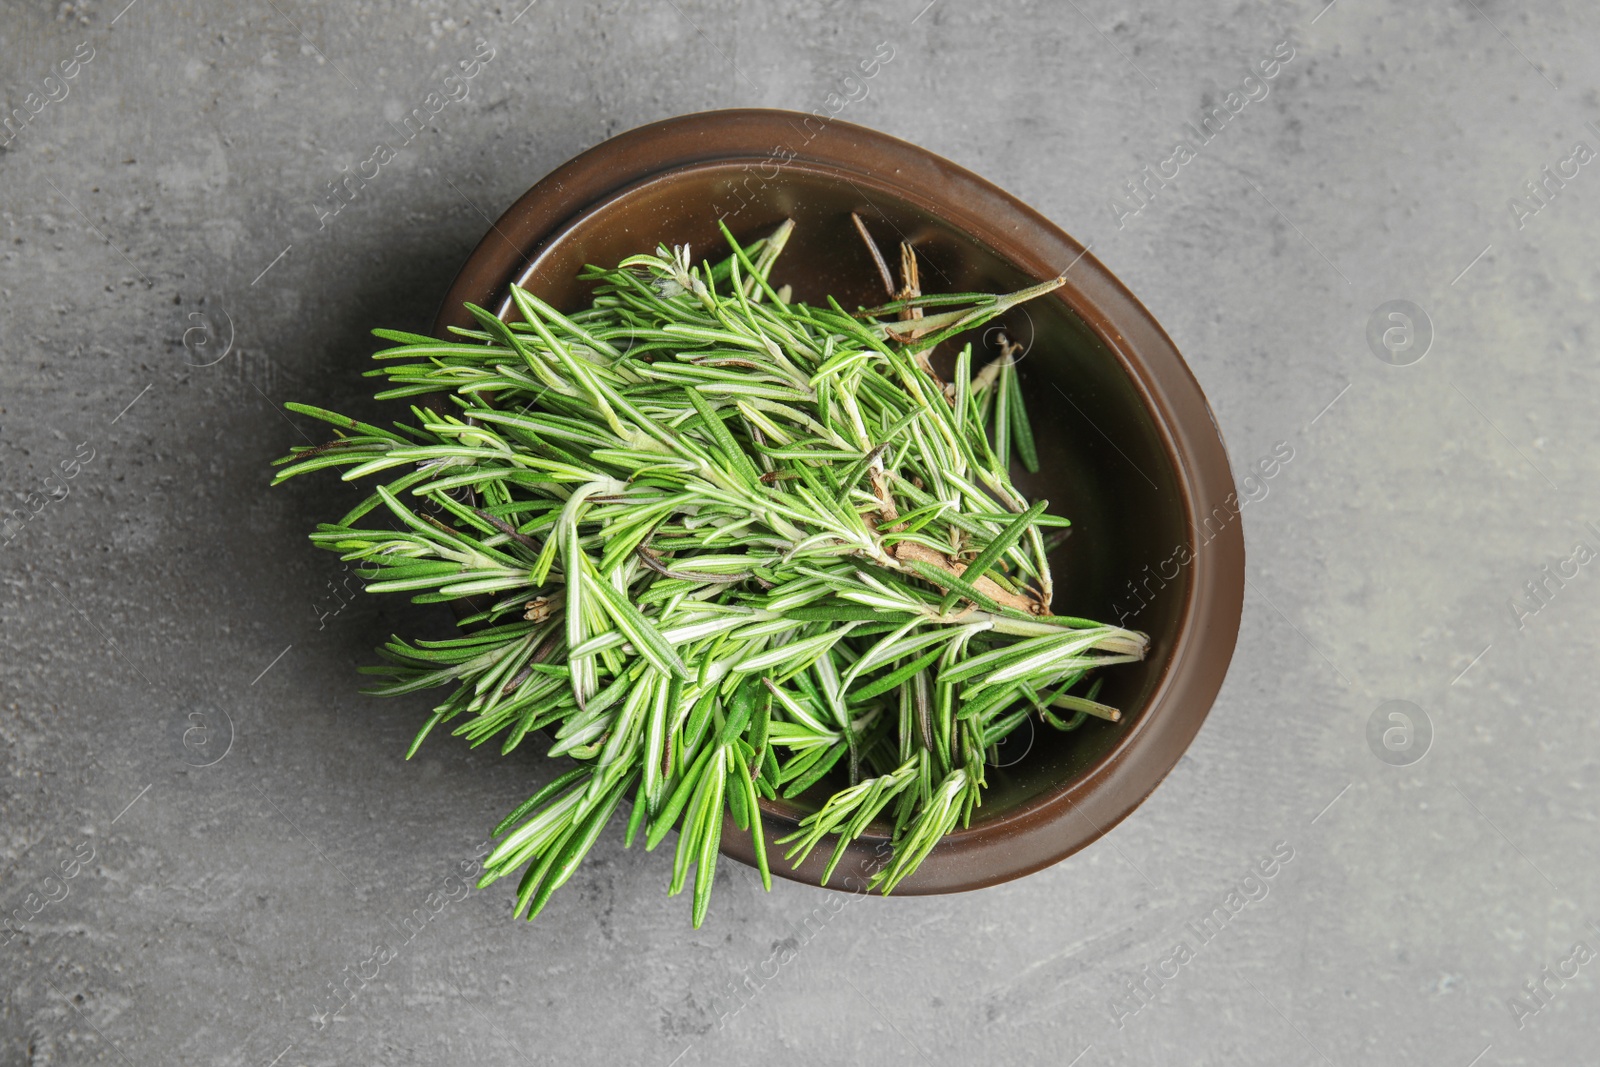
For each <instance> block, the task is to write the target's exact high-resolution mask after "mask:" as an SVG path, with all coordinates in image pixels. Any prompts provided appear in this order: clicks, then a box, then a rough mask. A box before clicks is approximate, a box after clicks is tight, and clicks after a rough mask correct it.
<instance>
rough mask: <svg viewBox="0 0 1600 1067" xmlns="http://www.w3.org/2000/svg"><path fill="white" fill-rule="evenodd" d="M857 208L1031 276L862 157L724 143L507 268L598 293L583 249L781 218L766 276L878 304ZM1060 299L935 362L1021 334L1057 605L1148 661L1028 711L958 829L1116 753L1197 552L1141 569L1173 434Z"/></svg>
mask: <svg viewBox="0 0 1600 1067" xmlns="http://www.w3.org/2000/svg"><path fill="white" fill-rule="evenodd" d="M851 212H856V213H858V214H859V215H860V216H861V217H862V219H863V220H864V221H865V222H866V223H867V226H868V228H869V229H870V230H871V232H872V233H873V236H874V237H875V238H876V240H877V242H878V245H879V247H880V248H882V250H883V252H884V255H885V258H886V259H887V260H888V261H889V262H890V263H891V264H897V263H898V255H897V251H898V246H899V242H900V241H901V240H902V239H903V240H908V241H910V242H911V244H912V245H913V246H914V247H915V248H916V250H917V254H918V257H919V262H920V269H921V282H922V289H923V291H924V292H926V293H937V292H962V291H987V292H1006V291H1010V290H1014V289H1018V288H1022V287H1023V286H1026V285H1028V284H1031V283H1033V282H1036V281H1039V280H1041V279H1040V278H1038V277H1033V276H1030V275H1028V274H1026V273H1024V272H1023V271H1022V270H1021V269H1020V268H1019V267H1018V266H1017V265H1015V264H1014V263H1012V262H1011V261H1009V260H1007V259H1006V258H1005V257H1004V256H1003V255H1001V254H1000V253H998V252H997V251H995V250H994V249H993V248H990V247H988V246H986V245H984V244H982V243H980V242H979V241H978V240H977V239H976V238H974V237H972V236H969V235H968V234H966V233H964V232H961V231H960V230H958V229H957V228H955V227H953V226H952V225H950V224H949V223H947V222H945V221H943V220H942V219H941V218H940V217H939V216H938V215H937V214H936V213H935V212H934V211H933V210H932V209H931V207H930V206H929V205H925V204H920V203H916V202H913V201H911V200H909V199H907V198H906V197H905V196H903V195H901V194H899V193H897V192H896V191H894V190H893V189H892V188H891V187H889V186H888V185H887V184H886V183H879V182H876V181H874V180H873V179H872V178H870V177H869V176H865V175H863V174H861V173H859V172H844V171H841V170H837V169H833V168H830V167H827V166H824V165H819V164H814V163H807V162H804V161H796V162H792V163H790V164H789V165H787V166H785V167H784V168H782V169H781V170H780V171H779V172H778V173H777V175H776V177H773V178H771V179H766V180H760V181H753V180H751V170H750V167H749V161H747V160H739V159H733V160H719V161H715V162H706V163H700V164H696V165H691V166H687V167H683V168H679V169H674V170H671V171H668V172H665V173H661V174H657V175H655V176H653V177H650V178H647V179H645V180H642V181H640V182H638V183H636V184H634V185H632V186H629V187H626V188H624V189H622V190H621V191H620V192H616V193H614V194H612V195H611V196H610V197H609V198H607V199H605V200H603V201H601V202H599V203H597V204H595V205H594V206H592V207H591V208H589V209H588V210H587V211H584V212H583V213H581V214H580V215H578V216H577V217H576V218H575V219H573V220H572V221H571V222H569V223H568V224H567V225H566V226H565V227H564V228H562V229H560V230H559V231H558V232H556V233H555V234H554V235H553V236H552V237H551V238H550V240H549V241H548V242H546V243H545V244H544V246H543V247H542V249H541V250H540V251H539V252H538V253H537V255H536V256H535V257H534V258H533V259H532V260H531V261H530V262H529V263H528V265H527V267H526V268H525V269H524V270H523V271H522V273H521V274H520V276H518V277H517V278H516V281H517V282H518V284H520V285H522V286H523V287H524V288H527V289H529V290H531V291H533V292H535V293H538V294H539V295H540V296H542V297H543V298H544V299H546V300H548V301H550V302H551V303H552V304H554V305H555V306H557V307H558V308H561V309H563V310H568V311H571V310H577V309H579V308H582V307H584V306H586V305H587V304H588V302H589V300H590V298H591V293H590V289H589V286H588V285H586V284H585V283H582V282H580V281H578V280H577V274H578V272H579V270H580V269H581V268H582V267H583V266H584V265H585V264H589V263H594V264H600V265H604V266H612V265H615V264H616V263H617V262H618V261H620V260H621V259H623V258H624V257H626V256H629V255H633V254H636V253H643V252H650V251H653V250H654V249H655V248H656V246H657V245H658V244H667V245H679V244H687V245H689V246H690V247H691V249H692V250H693V251H694V254H695V256H696V257H697V258H705V259H716V258H721V256H722V255H724V254H725V251H726V244H725V242H724V241H723V239H722V237H721V235H720V233H719V231H718V228H717V220H718V218H719V217H722V218H723V219H724V221H725V222H726V223H727V224H728V226H729V229H730V230H732V232H733V233H734V235H735V237H737V238H738V239H739V240H741V241H744V242H748V241H751V240H754V239H756V238H759V237H762V236H765V235H766V234H768V233H770V232H771V231H772V229H773V228H774V227H776V226H777V225H778V224H779V223H780V222H782V221H783V220H784V219H786V218H792V219H794V220H795V223H796V229H795V233H794V235H793V237H792V239H791V240H790V242H789V245H788V246H787V248H786V249H785V251H784V253H783V256H782V257H781V258H780V259H779V260H778V263H777V266H776V267H775V269H774V271H773V281H774V282H775V283H776V284H778V285H783V284H787V285H790V286H792V288H793V291H794V296H795V299H797V300H804V301H808V302H812V303H825V301H826V298H827V297H828V296H830V295H831V296H833V297H834V298H835V299H837V300H838V301H839V302H840V304H841V305H843V306H844V307H847V308H853V307H856V306H861V305H873V304H878V303H882V302H883V299H884V296H883V288H882V283H881V282H880V281H879V276H878V273H877V270H876V268H875V266H874V265H873V262H872V260H871V258H870V255H869V253H868V252H867V250H866V248H865V246H864V245H863V243H862V242H861V240H860V238H859V236H858V235H857V233H856V231H855V228H854V226H853V224H852V222H851V220H850V214H851ZM1069 277H1070V274H1069ZM496 295H497V298H500V299H501V300H502V302H501V304H500V306H499V308H498V311H499V313H500V314H501V315H502V316H514V315H515V311H514V310H513V309H512V308H511V307H510V305H509V301H506V300H504V294H503V293H500V294H496ZM1070 299H1071V296H1070V287H1068V289H1064V290H1061V291H1058V293H1057V294H1052V295H1051V296H1048V297H1045V298H1042V299H1039V300H1035V301H1033V302H1031V303H1029V304H1026V305H1022V306H1021V307H1019V308H1016V309H1013V311H1012V312H1011V313H1010V314H1008V315H1007V316H1006V317H1005V318H1004V319H1003V320H1000V321H999V322H998V323H995V324H990V325H989V326H988V327H985V328H983V329H981V330H974V331H970V332H969V334H968V335H967V336H965V337H962V338H957V339H956V340H955V341H953V342H947V343H946V344H945V345H943V346H941V350H940V352H939V353H936V355H935V365H936V367H941V368H942V369H947V368H948V366H949V361H950V360H952V359H953V358H954V353H955V352H956V351H957V350H959V347H960V345H961V344H963V343H966V342H969V341H970V342H971V343H972V345H973V357H974V367H975V368H976V367H977V366H979V365H981V364H982V363H983V362H985V361H987V360H988V359H989V358H991V357H993V356H994V355H996V354H997V353H998V334H999V333H1000V331H1001V330H1002V329H1003V330H1004V331H1005V332H1006V333H1007V334H1008V335H1009V336H1010V337H1011V339H1012V340H1013V341H1015V342H1017V343H1020V344H1022V345H1024V346H1025V355H1024V356H1023V357H1022V358H1021V362H1020V365H1019V372H1020V378H1021V382H1022V385H1023V389H1024V394H1025V397H1026V400H1027V405H1028V413H1029V415H1030V417H1031V420H1032V424H1033V428H1034V433H1035V435H1036V437H1037V441H1038V450H1039V459H1040V471H1039V473H1037V474H1032V475H1030V474H1028V473H1026V472H1025V471H1023V470H1022V468H1021V466H1020V465H1018V464H1014V465H1013V471H1012V473H1013V476H1014V477H1015V478H1016V480H1017V482H1018V484H1019V485H1020V486H1021V488H1022V489H1023V490H1024V492H1026V493H1027V494H1028V496H1029V497H1030V498H1031V499H1039V498H1041V497H1043V498H1045V499H1048V500H1049V501H1050V505H1051V506H1050V511H1051V512H1052V513H1054V514H1057V515H1063V516H1066V517H1067V518H1069V519H1070V520H1071V521H1072V523H1073V526H1072V532H1071V535H1070V536H1069V537H1068V538H1067V540H1066V542H1065V543H1064V544H1063V545H1062V546H1061V547H1060V548H1059V549H1057V550H1056V551H1055V553H1054V554H1053V555H1052V556H1051V565H1052V568H1053V571H1054V576H1055V601H1054V604H1053V610H1054V611H1055V612H1056V613H1058V614H1067V615H1079V616H1086V617H1089V618H1093V619H1097V620H1100V621H1104V622H1112V623H1115V622H1118V621H1119V619H1120V621H1122V622H1123V624H1124V625H1127V626H1130V627H1132V628H1136V629H1140V630H1143V631H1145V632H1146V633H1148V634H1150V636H1151V648H1150V654H1149V656H1148V658H1147V659H1146V660H1145V661H1144V662H1142V663H1138V664H1128V665H1123V666H1119V667H1116V668H1112V669H1109V670H1107V671H1106V672H1105V686H1104V689H1103V690H1102V695H1101V697H1100V699H1101V700H1103V701H1105V702H1106V703H1109V704H1112V705H1114V706H1116V707H1119V708H1121V709H1122V711H1123V713H1124V719H1123V721H1122V722H1121V723H1119V724H1112V723H1107V722H1103V721H1101V720H1098V719H1090V720H1088V721H1087V722H1086V723H1085V724H1084V725H1083V726H1082V727H1081V728H1080V729H1078V730H1077V731H1075V732H1073V733H1069V734H1062V733H1058V732H1057V731H1055V730H1053V729H1050V728H1049V727H1046V726H1042V725H1037V724H1035V726H1034V729H1033V738H1032V740H1031V742H1028V741H1026V740H1025V734H1024V735H1023V736H1019V737H1018V738H1017V740H1016V743H1015V744H1014V745H1012V746H1009V747H1008V749H1007V750H1006V751H1005V752H1004V755H1003V758H1002V762H1005V763H1006V764H1007V765H1006V766H1002V767H993V766H991V768H990V769H989V772H988V778H989V783H990V788H989V790H988V791H987V793H986V794H985V799H984V803H983V805H982V807H981V808H979V809H978V810H977V811H976V812H975V813H974V816H973V823H972V826H971V827H970V828H969V829H968V830H966V831H962V833H966V834H972V833H977V832H981V831H982V830H983V829H984V828H985V827H986V826H992V825H993V824H994V823H995V822H997V821H1000V820H1003V819H1005V818H1006V817H1007V816H1008V815H1010V814H1011V813H1013V812H1015V811H1017V810H1018V809H1019V808H1023V807H1026V806H1028V805H1030V804H1032V803H1034V802H1036V801H1038V800H1039V799H1040V798H1042V797H1044V796H1045V795H1047V794H1055V793H1058V792H1060V791H1061V790H1063V789H1065V788H1067V787H1069V786H1070V785H1071V783H1072V782H1074V781H1076V780H1078V779H1080V778H1081V777H1082V776H1084V775H1085V774H1087V773H1088V772H1089V771H1091V770H1092V769H1093V768H1094V767H1095V766H1096V765H1097V764H1100V763H1102V762H1104V761H1107V760H1110V759H1114V758H1116V754H1117V750H1118V749H1119V748H1120V747H1121V745H1122V744H1123V743H1124V742H1125V741H1126V740H1127V739H1128V738H1129V737H1130V736H1131V735H1132V734H1133V733H1134V732H1135V730H1136V728H1137V727H1138V725H1139V722H1140V718H1141V715H1142V714H1143V712H1144V709H1145V708H1146V706H1147V705H1148V704H1149V703H1150V701H1151V699H1152V697H1153V695H1154V693H1155V691H1156V688H1157V686H1158V684H1159V683H1160V681H1161V678H1162V675H1163V673H1164V672H1165V671H1166V669H1167V667H1168V663H1169V660H1170V658H1171V655H1172V653H1173V648H1174V640H1173V639H1174V637H1175V636H1176V634H1177V633H1178V631H1179V629H1180V625H1181V622H1182V617H1183V612H1184V607H1185V604H1186V602H1187V600H1188V598H1189V595H1190V590H1189V587H1188V583H1189V582H1190V581H1191V571H1192V568H1187V567H1186V568H1180V569H1179V570H1178V573H1177V574H1176V575H1175V576H1174V577H1172V578H1170V579H1166V580H1162V579H1161V578H1159V577H1155V576H1154V575H1155V571H1154V570H1153V569H1152V564H1153V562H1154V561H1162V560H1167V559H1169V558H1170V557H1171V556H1172V555H1173V551H1174V549H1175V548H1176V547H1177V546H1180V545H1183V544H1185V543H1187V542H1188V541H1189V539H1190V538H1189V533H1188V530H1187V528H1186V520H1185V515H1186V513H1187V509H1186V508H1185V506H1184V501H1183V497H1182V492H1181V489H1180V486H1179V479H1178V472H1177V471H1176V470H1175V468H1174V465H1173V460H1172V458H1171V454H1170V451H1169V446H1168V443H1167V442H1166V441H1165V440H1164V438H1163V434H1162V431H1161V427H1160V426H1159V424H1158V422H1157V420H1156V419H1155V417H1154V416H1153V415H1152V412H1151V407H1150V405H1149V403H1148V402H1147V399H1146V397H1145V396H1144V395H1143V394H1142V393H1141V391H1140V389H1139V388H1138V387H1137V385H1136V384H1135V379H1134V378H1133V377H1132V376H1131V375H1130V374H1129V373H1128V371H1127V369H1126V368H1125V367H1124V366H1123V364H1122V361H1121V359H1120V357H1119V356H1118V354H1117V353H1116V352H1115V351H1114V350H1113V349H1112V348H1111V347H1109V346H1108V345H1107V344H1106V343H1105V340H1104V339H1103V338H1101V337H1100V336H1099V335H1098V334H1097V333H1096V332H1095V330H1094V329H1092V328H1091V327H1090V325H1089V323H1088V321H1087V320H1086V319H1085V317H1084V316H1083V315H1081V314H1080V313H1079V312H1078V311H1077V310H1075V309H1074V307H1073V306H1072V304H1071V302H1070ZM941 361H942V362H941ZM1135 582H1138V583H1142V584H1141V590H1142V591H1143V595H1142V597H1134V596H1133V595H1132V589H1133V584H1132V583H1135ZM1146 601H1147V602H1148V603H1144V602H1146ZM1141 603H1144V606H1142V607H1141V606H1139V605H1141ZM1024 730H1026V727H1025V728H1024ZM1022 752H1025V753H1026V754H1025V755H1021V758H1020V759H1019V758H1018V756H1019V755H1020V754H1021V753H1022ZM1013 761H1014V762H1013ZM829 791H830V790H829V789H828V788H822V787H819V788H818V789H815V790H813V791H812V793H810V794H807V795H806V796H803V797H800V798H797V799H796V800H795V801H792V802H790V801H778V802H764V803H763V806H764V807H766V808H767V810H768V811H769V812H770V813H773V814H778V815H781V816H787V817H789V818H798V817H800V816H801V815H803V814H805V813H806V812H808V811H811V810H814V809H815V807H816V805H817V804H818V803H820V801H821V800H822V799H825V798H826V796H827V795H828V793H829ZM875 829H877V831H878V832H879V833H884V832H885V831H886V828H882V827H879V828H875ZM870 833H871V832H870V831H869V836H870ZM780 866H784V867H786V865H784V864H782V863H781V861H775V870H776V869H777V867H780Z"/></svg>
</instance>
